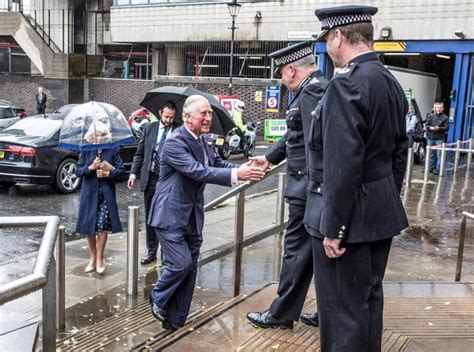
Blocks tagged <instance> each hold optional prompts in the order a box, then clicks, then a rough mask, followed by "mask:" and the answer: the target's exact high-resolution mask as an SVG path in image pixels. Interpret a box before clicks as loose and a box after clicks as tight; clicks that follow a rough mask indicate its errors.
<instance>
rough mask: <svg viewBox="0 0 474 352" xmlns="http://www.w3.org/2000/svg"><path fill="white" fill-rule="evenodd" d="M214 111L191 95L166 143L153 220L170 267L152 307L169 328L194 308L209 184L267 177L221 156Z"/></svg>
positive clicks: (154, 292)
mask: <svg viewBox="0 0 474 352" xmlns="http://www.w3.org/2000/svg"><path fill="white" fill-rule="evenodd" d="M212 115H213V110H212V109H211V105H210V104H209V102H208V100H207V99H206V98H205V97H203V96H202V95H192V96H190V97H189V98H187V99H186V101H185V102H184V105H183V120H184V125H183V126H181V127H179V128H178V129H177V130H176V131H175V132H174V133H173V134H172V135H171V136H170V138H168V139H167V140H166V142H165V144H164V146H163V151H162V154H161V170H160V182H159V183H158V185H157V187H156V191H155V195H154V197H153V200H152V205H151V212H150V216H149V218H148V224H149V225H150V226H153V227H154V228H155V231H156V234H157V236H158V239H159V241H160V244H161V248H162V251H163V254H164V258H165V268H164V269H163V272H162V273H161V275H160V278H159V280H158V282H157V283H156V284H155V286H154V288H153V290H152V292H151V295H150V304H151V311H152V314H153V316H154V317H155V318H156V319H158V320H159V321H161V322H162V323H163V327H164V328H165V329H169V330H176V329H177V328H179V327H181V326H183V325H184V323H185V321H186V318H187V316H188V313H189V308H190V306H191V300H192V297H193V292H194V285H195V282H196V274H197V260H198V257H199V249H200V247H201V243H202V229H203V225H204V209H203V208H204V195H203V193H204V188H205V185H206V184H207V183H213V184H219V185H224V186H231V185H233V184H236V183H237V182H238V180H254V181H258V180H260V179H261V178H262V177H263V176H264V172H263V171H262V170H261V169H260V168H259V167H254V166H250V165H248V164H243V165H240V166H239V165H235V164H231V163H227V162H224V161H223V160H222V159H220V157H219V156H218V155H217V153H216V152H215V150H214V148H213V145H212V140H211V138H210V137H209V136H208V133H209V131H210V128H211V124H212V122H213V120H212Z"/></svg>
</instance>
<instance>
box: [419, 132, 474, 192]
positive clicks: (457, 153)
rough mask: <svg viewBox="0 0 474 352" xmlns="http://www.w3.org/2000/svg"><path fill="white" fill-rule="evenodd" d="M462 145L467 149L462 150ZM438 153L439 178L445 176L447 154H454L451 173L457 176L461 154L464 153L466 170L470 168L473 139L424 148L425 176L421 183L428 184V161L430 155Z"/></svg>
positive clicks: (473, 152) (473, 151) (473, 145)
mask: <svg viewBox="0 0 474 352" xmlns="http://www.w3.org/2000/svg"><path fill="white" fill-rule="evenodd" d="M463 145H466V146H467V147H465V148H463ZM437 151H440V156H439V157H440V161H439V177H444V176H446V160H447V152H454V163H453V173H454V175H456V174H457V172H458V171H459V167H460V160H461V154H463V153H466V154H467V155H466V169H468V170H469V169H470V168H471V166H472V155H473V154H474V138H470V139H468V140H465V141H457V142H454V143H442V144H440V145H435V146H429V145H428V146H426V154H425V175H424V179H423V182H425V183H426V182H428V176H429V171H430V159H431V153H436V152H437Z"/></svg>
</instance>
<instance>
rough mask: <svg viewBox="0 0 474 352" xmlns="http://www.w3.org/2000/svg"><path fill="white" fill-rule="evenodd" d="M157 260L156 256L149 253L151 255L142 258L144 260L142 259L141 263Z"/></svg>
mask: <svg viewBox="0 0 474 352" xmlns="http://www.w3.org/2000/svg"><path fill="white" fill-rule="evenodd" d="M155 260H156V256H152V255H149V256H146V257H145V258H142V260H140V264H141V265H148V264H150V263H152V262H154V261H155Z"/></svg>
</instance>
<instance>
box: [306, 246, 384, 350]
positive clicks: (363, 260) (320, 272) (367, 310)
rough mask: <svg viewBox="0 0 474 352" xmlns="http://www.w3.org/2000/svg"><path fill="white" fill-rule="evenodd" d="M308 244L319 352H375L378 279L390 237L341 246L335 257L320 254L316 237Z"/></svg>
mask: <svg viewBox="0 0 474 352" xmlns="http://www.w3.org/2000/svg"><path fill="white" fill-rule="evenodd" d="M312 241H313V255H314V271H315V276H316V277H317V278H318V279H317V280H315V283H316V297H317V304H318V314H319V326H320V330H319V333H320V341H321V351H322V352H336V351H337V352H344V351H353V352H369V351H370V352H376V351H380V350H381V341H382V327H383V316H382V314H383V288H382V280H383V277H384V274H385V268H386V266H387V260H388V254H389V252H390V246H391V244H392V239H391V238H389V239H385V240H381V241H376V242H368V243H352V244H345V245H344V247H346V252H345V253H344V254H343V255H342V256H341V257H339V258H337V259H329V258H328V257H327V256H326V253H325V252H324V247H323V241H322V240H321V239H318V238H315V237H313V238H312Z"/></svg>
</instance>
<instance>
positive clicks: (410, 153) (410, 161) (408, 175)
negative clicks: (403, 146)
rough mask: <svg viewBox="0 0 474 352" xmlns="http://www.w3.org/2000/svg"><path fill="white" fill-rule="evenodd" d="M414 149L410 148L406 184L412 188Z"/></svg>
mask: <svg viewBox="0 0 474 352" xmlns="http://www.w3.org/2000/svg"><path fill="white" fill-rule="evenodd" d="M413 156H414V154H413V148H408V158H407V170H406V172H405V184H406V186H407V187H410V186H411V175H412V171H413Z"/></svg>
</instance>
